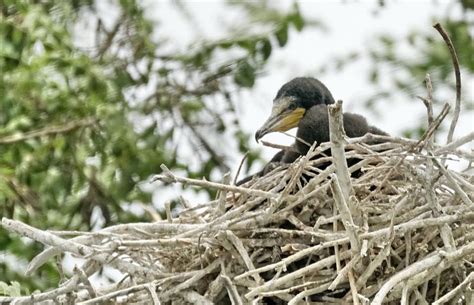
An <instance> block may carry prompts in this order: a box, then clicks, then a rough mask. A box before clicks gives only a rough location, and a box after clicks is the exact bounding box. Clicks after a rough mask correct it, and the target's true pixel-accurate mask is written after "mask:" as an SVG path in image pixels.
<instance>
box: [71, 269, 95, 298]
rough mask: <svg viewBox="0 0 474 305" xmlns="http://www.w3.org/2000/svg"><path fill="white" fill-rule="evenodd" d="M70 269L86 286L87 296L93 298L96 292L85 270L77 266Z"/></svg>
mask: <svg viewBox="0 0 474 305" xmlns="http://www.w3.org/2000/svg"><path fill="white" fill-rule="evenodd" d="M72 271H73V272H74V274H75V275H76V274H77V276H78V277H79V280H80V281H81V282H82V283H83V284H84V286H85V287H86V290H87V293H89V296H90V297H91V298H95V297H96V296H97V294H96V292H95V290H94V287H93V286H92V283H91V282H90V280H89V278H88V275H87V274H86V272H85V271H84V270H83V269H81V268H79V267H77V266H74V268H73V270H72Z"/></svg>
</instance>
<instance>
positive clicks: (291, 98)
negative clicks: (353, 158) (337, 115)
mask: <svg viewBox="0 0 474 305" xmlns="http://www.w3.org/2000/svg"><path fill="white" fill-rule="evenodd" d="M330 104H334V98H333V97H332V94H331V92H329V90H328V88H327V87H326V86H325V85H324V84H323V83H321V82H320V81H319V80H317V79H315V78H312V77H297V78H295V79H293V80H291V81H289V82H288V83H286V84H284V85H283V86H282V87H281V88H280V90H278V93H277V95H276V97H275V99H274V100H273V108H272V112H271V114H270V117H269V118H268V119H267V120H266V121H265V123H264V124H263V125H262V127H261V128H260V129H259V130H257V132H256V133H255V140H256V141H257V142H258V140H260V139H261V138H262V137H263V136H264V135H266V134H268V133H271V132H276V131H280V132H281V131H287V130H289V129H291V128H294V127H298V131H297V132H296V137H297V138H299V139H301V140H303V141H304V142H303V141H298V140H296V141H295V143H294V144H293V145H292V149H291V150H282V151H280V152H278V153H277V154H276V155H275V156H274V157H273V158H272V159H271V161H270V162H269V164H267V166H265V168H264V169H263V170H262V171H260V172H258V173H257V174H255V175H252V176H249V177H246V178H244V179H242V180H240V181H239V182H238V183H237V185H240V184H243V183H245V182H247V181H249V180H251V179H252V178H253V177H254V176H262V175H264V174H266V173H267V172H268V171H269V168H270V169H271V168H273V167H274V166H272V165H274V164H279V163H292V162H293V161H295V160H296V159H297V158H298V157H299V156H301V155H306V153H307V152H308V150H309V148H310V147H309V146H308V144H313V143H314V142H316V143H317V144H316V145H319V144H320V143H323V142H328V141H329V140H330V138H329V117H328V112H327V105H330ZM343 121H344V130H345V132H346V135H347V136H348V137H351V138H352V137H361V136H363V135H365V134H366V133H372V134H378V135H387V133H385V132H383V131H381V130H380V129H378V128H376V127H373V126H370V125H368V123H367V120H366V119H365V118H364V117H363V116H361V115H358V114H353V113H344V114H343Z"/></svg>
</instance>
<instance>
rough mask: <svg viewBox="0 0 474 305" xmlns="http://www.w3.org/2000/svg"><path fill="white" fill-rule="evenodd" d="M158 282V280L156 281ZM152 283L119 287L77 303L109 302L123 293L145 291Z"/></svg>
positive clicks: (79, 304)
mask: <svg viewBox="0 0 474 305" xmlns="http://www.w3.org/2000/svg"><path fill="white" fill-rule="evenodd" d="M154 282H156V281H154ZM149 285H150V283H145V284H140V285H135V286H132V287H127V288H123V289H119V290H116V291H112V292H110V293H107V294H105V295H101V296H98V297H96V298H92V299H89V300H86V301H83V302H79V303H77V305H92V304H103V303H107V302H111V301H112V300H113V299H114V298H117V297H119V296H123V295H128V294H130V293H134V292H138V291H144V290H147V289H148V288H147V287H149Z"/></svg>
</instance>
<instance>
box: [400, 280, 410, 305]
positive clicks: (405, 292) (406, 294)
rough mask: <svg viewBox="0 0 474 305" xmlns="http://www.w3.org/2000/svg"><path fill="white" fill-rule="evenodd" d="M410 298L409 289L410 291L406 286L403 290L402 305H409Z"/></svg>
mask: <svg viewBox="0 0 474 305" xmlns="http://www.w3.org/2000/svg"><path fill="white" fill-rule="evenodd" d="M408 298H409V289H408V286H407V285H405V286H404V287H403V290H402V298H401V300H400V305H408Z"/></svg>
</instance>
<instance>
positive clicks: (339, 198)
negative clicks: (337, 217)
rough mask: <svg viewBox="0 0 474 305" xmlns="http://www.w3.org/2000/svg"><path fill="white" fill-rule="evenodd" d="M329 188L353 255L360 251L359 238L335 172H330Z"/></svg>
mask: <svg viewBox="0 0 474 305" xmlns="http://www.w3.org/2000/svg"><path fill="white" fill-rule="evenodd" d="M330 176H331V190H332V193H333V195H334V201H335V202H336V205H337V209H338V210H339V213H340V214H341V218H342V224H343V225H344V228H345V229H346V232H347V235H348V236H349V240H350V242H351V252H352V256H353V257H355V256H356V255H358V254H359V253H360V238H359V236H358V234H357V227H356V225H355V224H354V221H353V217H352V214H351V210H350V208H349V204H348V202H347V201H346V197H345V196H344V193H343V191H342V188H341V187H340V183H339V179H338V176H337V175H336V174H331V175H330Z"/></svg>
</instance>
